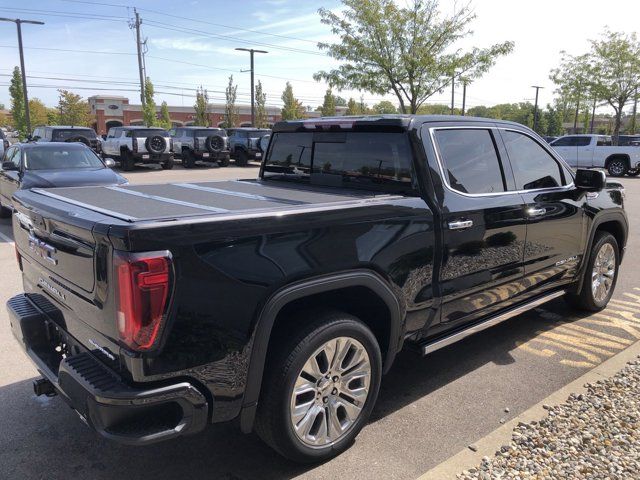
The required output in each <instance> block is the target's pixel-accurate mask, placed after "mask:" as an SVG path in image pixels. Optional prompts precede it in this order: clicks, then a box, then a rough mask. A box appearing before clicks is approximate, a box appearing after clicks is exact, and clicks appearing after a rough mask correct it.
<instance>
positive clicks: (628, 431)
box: [457, 357, 640, 480]
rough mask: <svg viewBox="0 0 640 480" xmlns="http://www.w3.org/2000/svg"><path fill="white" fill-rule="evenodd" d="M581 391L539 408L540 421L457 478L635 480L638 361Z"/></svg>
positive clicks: (639, 425) (639, 455)
mask: <svg viewBox="0 0 640 480" xmlns="http://www.w3.org/2000/svg"><path fill="white" fill-rule="evenodd" d="M639 358H640V357H639ZM586 387H587V392H586V393H584V394H580V395H576V394H571V395H570V396H569V398H568V400H567V401H566V403H563V404H561V405H558V406H554V407H548V406H544V408H545V409H547V410H548V411H549V415H548V416H547V417H546V418H544V419H543V420H540V421H539V422H531V423H528V424H525V423H519V424H518V426H517V427H516V428H515V429H514V432H513V435H512V440H511V442H510V443H509V444H508V445H503V446H502V448H501V449H500V451H498V452H496V454H495V456H494V457H493V458H489V457H484V458H483V459H482V463H481V464H480V466H478V467H477V468H472V469H469V470H466V471H464V472H463V473H461V474H458V476H457V477H458V478H459V479H463V480H472V479H482V480H487V479H494V478H504V479H532V478H535V479H548V478H558V479H560V478H561V479H621V480H622V479H624V480H627V479H640V360H638V359H636V360H634V361H632V362H630V363H628V364H627V366H626V367H625V368H624V369H622V370H621V371H620V372H618V373H617V374H616V375H614V376H613V377H611V378H609V379H606V380H599V381H597V382H595V383H592V384H588V385H586Z"/></svg>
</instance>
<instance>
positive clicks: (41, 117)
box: [29, 98, 49, 126]
mask: <svg viewBox="0 0 640 480" xmlns="http://www.w3.org/2000/svg"><path fill="white" fill-rule="evenodd" d="M48 110H49V109H48V108H47V107H46V106H45V104H44V103H42V101H41V100H40V99H38V98H32V99H31V100H29V114H30V116H31V125H33V126H36V125H48V124H49V116H48V113H49V112H48Z"/></svg>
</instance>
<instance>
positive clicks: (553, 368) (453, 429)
mask: <svg viewBox="0 0 640 480" xmlns="http://www.w3.org/2000/svg"><path fill="white" fill-rule="evenodd" d="M257 172H258V164H251V165H249V166H247V167H244V168H239V167H234V166H231V167H227V168H218V167H212V168H196V169H190V170H185V169H183V168H182V167H180V166H176V167H175V168H174V169H173V170H171V171H163V170H160V169H158V170H150V169H142V168H140V169H138V170H136V171H134V172H130V173H126V174H125V176H126V177H127V178H128V179H129V180H130V182H131V183H158V182H177V181H181V182H184V181H204V180H224V179H235V178H253V177H255V176H256V175H257ZM620 181H621V182H622V183H623V184H624V185H625V187H626V194H627V197H626V202H627V213H628V215H629V220H630V224H631V231H630V238H629V242H628V246H627V254H626V258H625V262H624V264H623V266H622V268H621V271H620V277H619V280H618V285H617V288H616V292H615V295H614V299H613V300H612V302H611V304H610V306H609V307H608V308H607V309H606V310H605V311H603V312H601V313H598V314H593V315H576V314H575V313H574V312H572V311H571V310H570V309H569V308H568V307H567V306H566V305H565V304H564V302H563V301H562V300H557V301H553V302H551V303H548V304H546V305H545V306H543V307H542V308H537V309H535V310H532V311H530V312H527V313H526V314H523V315H520V316H518V317H515V318H513V319H511V320H509V321H507V322H505V323H503V324H501V325H499V326H497V327H495V328H493V329H490V330H488V331H485V332H483V333H481V334H478V335H475V336H473V337H471V338H469V339H467V340H465V341H463V342H460V343H457V344H455V345H453V346H450V347H447V348H445V349H443V350H440V351H438V352H436V353H434V354H431V355H430V356H428V357H425V358H423V357H420V356H418V355H417V354H415V353H412V352H408V351H407V352H403V353H402V354H401V355H400V356H399V358H398V359H397V361H396V363H395V365H394V367H393V368H392V370H391V372H390V373H389V374H388V375H387V376H386V377H385V378H384V379H383V383H382V389H381V392H380V397H379V400H378V403H377V406H376V408H375V410H374V413H373V415H372V418H371V421H370V424H369V425H368V426H367V427H365V429H364V430H363V431H362V433H361V434H360V436H359V437H358V439H357V441H356V443H355V444H354V445H353V446H352V447H351V448H350V449H349V450H348V451H347V452H346V453H344V454H343V455H341V456H340V457H338V458H336V459H334V460H332V461H330V462H327V463H325V464H322V465H315V466H300V465H296V464H292V463H290V462H288V461H286V460H284V459H282V458H281V457H279V456H278V455H277V454H275V453H274V452H273V451H272V450H270V449H269V448H268V447H266V446H265V445H264V444H263V443H262V442H260V440H259V439H258V438H257V437H256V436H255V435H243V434H241V433H240V431H239V428H238V426H237V425H233V424H229V425H215V426H212V427H211V428H209V429H208V430H206V431H205V432H203V433H201V434H198V435H195V436H191V437H185V438H182V439H178V440H173V441H169V442H166V443H161V444H157V445H152V446H147V447H141V448H131V447H123V446H120V445H116V444H113V443H110V442H108V441H107V440H104V439H102V438H100V437H98V436H97V435H96V434H94V433H93V432H92V431H91V430H89V429H88V428H87V427H86V426H85V425H83V424H82V422H80V421H79V419H78V417H77V416H76V414H75V413H74V412H73V411H72V410H71V409H69V408H68V407H67V406H66V404H65V403H64V402H63V401H62V400H60V399H59V398H46V397H36V396H34V394H33V391H32V387H31V381H32V379H34V378H36V377H37V376H38V375H37V372H36V370H35V368H34V367H33V366H32V365H31V363H30V362H29V361H28V359H27V357H26V356H25V355H24V354H23V353H22V351H21V350H20V348H19V346H18V345H17V343H16V342H15V341H14V340H13V337H12V336H11V333H10V328H9V324H8V318H7V314H6V312H5V310H4V308H2V309H1V310H0V365H2V368H1V369H0V412H1V413H0V431H1V432H2V435H0V478H26V479H32V478H47V479H58V478H61V479H62V478H93V479H107V478H117V477H119V476H122V477H124V478H153V479H164V478H166V479H169V478H189V477H191V476H193V477H195V476H198V477H203V478H211V479H254V478H255V479H258V478H259V479H270V478H294V477H296V478H297V477H300V478H313V479H318V478H319V479H324V478H327V479H328V478H338V476H340V478H359V479H361V480H364V479H373V478H397V479H411V478H417V477H419V476H420V475H421V474H422V473H424V472H426V471H427V470H429V469H430V468H432V467H434V466H436V465H438V464H439V463H440V462H442V461H444V460H446V459H447V458H449V457H450V456H452V455H454V454H456V453H457V452H458V451H460V450H461V449H463V448H465V447H466V446H468V445H470V444H473V443H474V442H475V441H476V440H478V439H480V438H482V437H484V436H485V435H487V434H488V433H490V432H492V431H493V430H495V429H496V428H498V427H500V425H501V424H502V423H504V422H505V421H508V420H509V419H511V418H514V417H515V416H517V415H518V414H519V413H521V412H523V411H525V410H527V409H528V408H529V407H530V406H532V405H534V404H535V403H537V402H539V401H540V400H542V399H544V398H545V397H547V396H548V395H549V394H551V393H553V392H554V391H556V390H558V389H559V388H561V387H563V386H564V385H566V384H568V383H570V382H571V381H573V380H575V379H576V378H578V377H580V376H581V375H583V374H584V373H585V372H586V371H588V370H590V369H593V368H594V367H595V366H597V365H599V364H600V363H602V362H603V361H605V360H606V359H607V358H609V357H611V356H613V355H615V354H616V353H618V352H620V351H622V350H623V349H625V348H627V347H629V346H630V345H631V344H633V343H635V342H637V341H638V340H640V278H639V277H638V274H637V272H636V269H637V266H636V264H635V261H636V253H635V252H637V251H638V249H640V227H639V226H638V225H639V223H640V178H623V179H621V180H620ZM0 222H1V223H0V271H2V277H1V278H2V289H1V290H0V302H1V303H2V304H4V303H5V302H6V300H7V299H8V298H9V297H11V296H13V295H15V294H16V293H18V292H20V291H21V280H20V276H19V272H18V268H17V265H16V261H15V256H14V248H13V245H12V244H11V240H12V233H11V225H10V223H9V221H8V220H1V221H0Z"/></svg>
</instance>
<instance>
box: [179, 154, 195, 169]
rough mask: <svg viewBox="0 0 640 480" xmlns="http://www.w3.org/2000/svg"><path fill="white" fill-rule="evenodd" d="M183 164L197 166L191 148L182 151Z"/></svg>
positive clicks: (185, 166) (188, 166)
mask: <svg viewBox="0 0 640 480" xmlns="http://www.w3.org/2000/svg"><path fill="white" fill-rule="evenodd" d="M182 166H183V167H184V168H193V167H195V166H196V159H195V157H194V156H193V153H191V150H183V151H182Z"/></svg>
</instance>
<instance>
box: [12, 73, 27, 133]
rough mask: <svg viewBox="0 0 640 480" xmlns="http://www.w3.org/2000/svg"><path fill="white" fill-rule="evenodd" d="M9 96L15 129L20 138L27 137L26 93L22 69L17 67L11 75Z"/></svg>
mask: <svg viewBox="0 0 640 480" xmlns="http://www.w3.org/2000/svg"><path fill="white" fill-rule="evenodd" d="M9 95H10V96H11V108H10V110H11V117H12V118H13V128H14V129H16V130H17V131H18V134H19V136H20V138H24V137H26V136H27V120H26V117H25V113H24V91H23V90H22V75H21V74H20V69H19V68H18V67H15V68H14V69H13V75H11V83H10V84H9Z"/></svg>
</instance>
